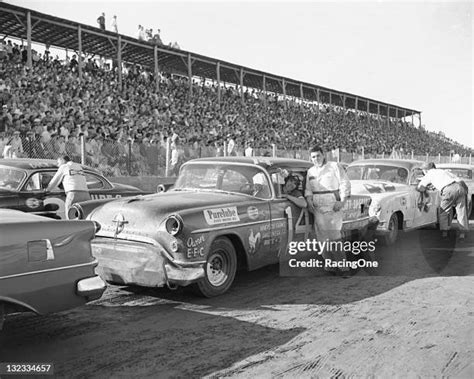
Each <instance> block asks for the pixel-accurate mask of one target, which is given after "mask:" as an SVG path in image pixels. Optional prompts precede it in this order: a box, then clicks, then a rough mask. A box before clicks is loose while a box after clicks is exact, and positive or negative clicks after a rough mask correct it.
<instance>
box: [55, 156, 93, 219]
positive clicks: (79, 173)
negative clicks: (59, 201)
mask: <svg viewBox="0 0 474 379" xmlns="http://www.w3.org/2000/svg"><path fill="white" fill-rule="evenodd" d="M61 183H62V185H63V187H64V192H66V202H65V212H66V218H68V212H69V208H71V205H73V204H74V203H78V202H80V201H86V200H90V199H91V196H90V194H89V189H88V188H87V182H86V176H85V174H84V171H83V170H82V166H81V165H80V164H78V163H74V162H72V161H71V159H70V158H69V156H67V155H63V156H61V157H59V158H58V171H57V172H56V174H54V176H53V179H51V181H50V182H49V184H48V187H47V188H46V192H50V191H52V190H53V189H54V188H56V187H57V186H58V185H59V184H61Z"/></svg>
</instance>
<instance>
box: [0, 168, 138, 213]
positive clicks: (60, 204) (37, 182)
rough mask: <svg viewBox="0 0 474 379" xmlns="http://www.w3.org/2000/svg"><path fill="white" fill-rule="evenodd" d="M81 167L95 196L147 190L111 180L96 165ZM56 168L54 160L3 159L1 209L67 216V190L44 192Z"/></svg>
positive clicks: (0, 169) (108, 196)
mask: <svg viewBox="0 0 474 379" xmlns="http://www.w3.org/2000/svg"><path fill="white" fill-rule="evenodd" d="M82 168H83V170H84V173H85V175H86V180H87V186H88V187H89V191H90V194H91V197H92V199H113V198H119V197H127V196H135V195H142V194H146V193H147V192H145V191H142V190H140V189H138V188H136V187H132V186H129V185H125V184H117V183H111V182H109V181H108V180H107V179H106V178H105V177H104V176H102V175H101V174H100V173H99V172H98V171H97V170H94V169H93V168H90V167H87V166H82ZM57 170H58V167H57V163H56V161H55V160H51V159H0V208H10V209H17V210H20V211H23V212H30V213H34V214H37V215H41V216H47V217H51V218H56V219H64V218H65V215H64V201H65V199H66V194H65V193H64V190H62V189H56V190H55V191H53V192H48V193H45V189H46V187H47V186H48V183H49V182H50V180H51V179H52V177H53V176H54V174H55V173H56V171H57Z"/></svg>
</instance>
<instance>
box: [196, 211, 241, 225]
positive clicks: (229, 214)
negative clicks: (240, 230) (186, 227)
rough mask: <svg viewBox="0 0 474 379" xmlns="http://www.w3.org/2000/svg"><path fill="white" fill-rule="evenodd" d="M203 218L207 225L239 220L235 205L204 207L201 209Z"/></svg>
mask: <svg viewBox="0 0 474 379" xmlns="http://www.w3.org/2000/svg"><path fill="white" fill-rule="evenodd" d="M203 213H204V218H205V219H206V222H207V223H208V224H209V225H219V224H225V223H227V222H237V221H240V218H239V213H238V212H237V207H222V208H214V209H206V210H205V211H203Z"/></svg>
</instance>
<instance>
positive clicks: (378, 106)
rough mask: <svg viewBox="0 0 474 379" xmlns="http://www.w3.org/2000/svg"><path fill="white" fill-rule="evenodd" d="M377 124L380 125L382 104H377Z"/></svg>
mask: <svg viewBox="0 0 474 379" xmlns="http://www.w3.org/2000/svg"><path fill="white" fill-rule="evenodd" d="M377 124H378V125H379V126H380V104H377Z"/></svg>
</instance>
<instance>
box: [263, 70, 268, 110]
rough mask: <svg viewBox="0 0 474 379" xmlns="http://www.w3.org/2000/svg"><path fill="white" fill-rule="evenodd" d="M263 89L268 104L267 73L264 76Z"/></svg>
mask: <svg viewBox="0 0 474 379" xmlns="http://www.w3.org/2000/svg"><path fill="white" fill-rule="evenodd" d="M262 90H263V93H264V95H265V97H264V98H265V104H267V77H266V76H265V75H263V76H262Z"/></svg>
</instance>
